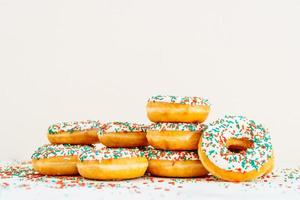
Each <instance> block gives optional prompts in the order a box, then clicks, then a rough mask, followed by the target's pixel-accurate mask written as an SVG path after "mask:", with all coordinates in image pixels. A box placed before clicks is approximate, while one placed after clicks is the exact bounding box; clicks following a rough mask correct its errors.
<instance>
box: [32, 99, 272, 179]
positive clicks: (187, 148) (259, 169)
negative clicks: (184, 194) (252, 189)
mask: <svg viewBox="0 0 300 200" xmlns="http://www.w3.org/2000/svg"><path fill="white" fill-rule="evenodd" d="M209 112H210V103H209V102H208V101H207V100H206V99H204V98H200V97H180V96H162V95H158V96H153V97H151V98H149V100H148V103H147V116H148V118H149V120H150V121H151V122H152V124H150V125H143V124H137V123H129V122H108V123H100V122H99V121H92V120H87V121H80V122H62V123H56V124H53V125H51V126H50V127H49V128H48V133H47V135H48V140H49V142H50V143H51V144H46V145H43V146H41V147H39V148H38V149H37V150H36V151H35V152H34V153H33V155H32V165H33V168H34V170H36V171H37V172H39V173H40V174H44V175H78V174H80V175H81V176H83V177H84V178H87V179H96V180H123V179H132V178H138V177H141V176H143V175H144V174H145V172H146V171H147V172H149V173H150V174H151V175H153V176H161V177H179V178H181V177H182V178H184V177H203V176H206V175H207V174H209V173H210V174H212V175H214V176H216V177H218V178H220V179H222V180H226V181H234V182H240V181H250V180H254V179H256V178H258V177H260V176H262V175H264V174H267V173H269V172H271V171H272V169H273V166H274V154H273V147H272V143H271V138H270V133H269V131H268V129H266V128H265V127H264V126H263V125H262V124H260V123H257V122H256V121H254V120H251V119H248V118H246V117H243V116H225V117H223V118H221V119H218V120H216V121H214V122H211V123H207V124H204V123H203V122H204V121H205V120H206V118H207V117H208V114H209ZM96 143H101V144H96Z"/></svg>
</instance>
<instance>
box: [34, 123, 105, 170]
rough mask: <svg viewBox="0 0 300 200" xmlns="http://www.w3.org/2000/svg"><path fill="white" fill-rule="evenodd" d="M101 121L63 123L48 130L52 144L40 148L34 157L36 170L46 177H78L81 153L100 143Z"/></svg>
mask: <svg viewBox="0 0 300 200" xmlns="http://www.w3.org/2000/svg"><path fill="white" fill-rule="evenodd" d="M100 125H101V124H100V122H99V121H92V120H87V121H76V122H61V123H56V124H53V125H51V126H50V127H49V128H48V133H47V136H48V140H49V141H50V143H52V144H46V145H43V146H41V147H39V148H38V149H37V150H36V151H35V152H34V153H33V155H32V157H31V159H32V166H33V168H34V170H36V171H37V172H39V173H40V174H44V175H77V174H78V170H77V162H78V156H79V155H80V153H81V151H85V149H87V148H90V146H88V145H92V144H94V143H96V142H98V136H97V132H98V130H99V127H100Z"/></svg>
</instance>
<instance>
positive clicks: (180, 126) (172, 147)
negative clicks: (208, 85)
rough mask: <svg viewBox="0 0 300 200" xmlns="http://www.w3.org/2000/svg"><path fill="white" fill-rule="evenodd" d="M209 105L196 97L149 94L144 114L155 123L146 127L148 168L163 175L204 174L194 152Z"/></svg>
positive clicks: (198, 175)
mask: <svg viewBox="0 0 300 200" xmlns="http://www.w3.org/2000/svg"><path fill="white" fill-rule="evenodd" d="M209 111H210V104H209V102H208V101H207V100H206V99H203V98H200V97H179V96H162V95H158V96H153V97H151V98H150V99H149V100H148V103H147V116H148V118H149V120H150V121H152V122H155V123H153V124H151V125H150V126H149V127H148V129H147V140H148V143H149V145H151V146H152V147H154V148H155V149H153V148H151V147H150V148H148V149H147V150H146V155H147V157H148V159H149V167H148V171H149V172H150V173H151V174H152V175H155V176H163V177H201V176H205V175H207V174H208V172H207V170H206V169H205V168H204V167H203V165H202V163H201V161H200V160H199V157H198V155H197V152H196V151H195V150H197V149H198V143H199V140H200V137H201V134H202V131H203V130H204V128H205V125H203V124H201V123H202V122H204V120H205V119H206V118H207V116H208V114H209Z"/></svg>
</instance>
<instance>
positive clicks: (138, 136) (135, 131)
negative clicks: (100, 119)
mask: <svg viewBox="0 0 300 200" xmlns="http://www.w3.org/2000/svg"><path fill="white" fill-rule="evenodd" d="M98 138H99V141H100V143H102V144H103V145H105V146H107V147H140V146H145V145H147V144H148V142H147V138H146V126H145V125H142V124H135V123H129V122H109V123H106V124H103V126H102V127H101V128H100V129H99V132H98Z"/></svg>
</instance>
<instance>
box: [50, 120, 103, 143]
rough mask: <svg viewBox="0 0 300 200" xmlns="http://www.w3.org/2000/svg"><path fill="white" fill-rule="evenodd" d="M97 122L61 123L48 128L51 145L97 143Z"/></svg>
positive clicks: (98, 123)
mask: <svg viewBox="0 0 300 200" xmlns="http://www.w3.org/2000/svg"><path fill="white" fill-rule="evenodd" d="M100 126H101V124H100V122H99V121H92V120H87V121H79V122H61V123H56V124H53V125H51V126H50V127H49V128H48V140H49V141H50V142H51V143H52V144H94V143H97V142H98V136H97V132H98V130H99V127H100Z"/></svg>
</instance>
